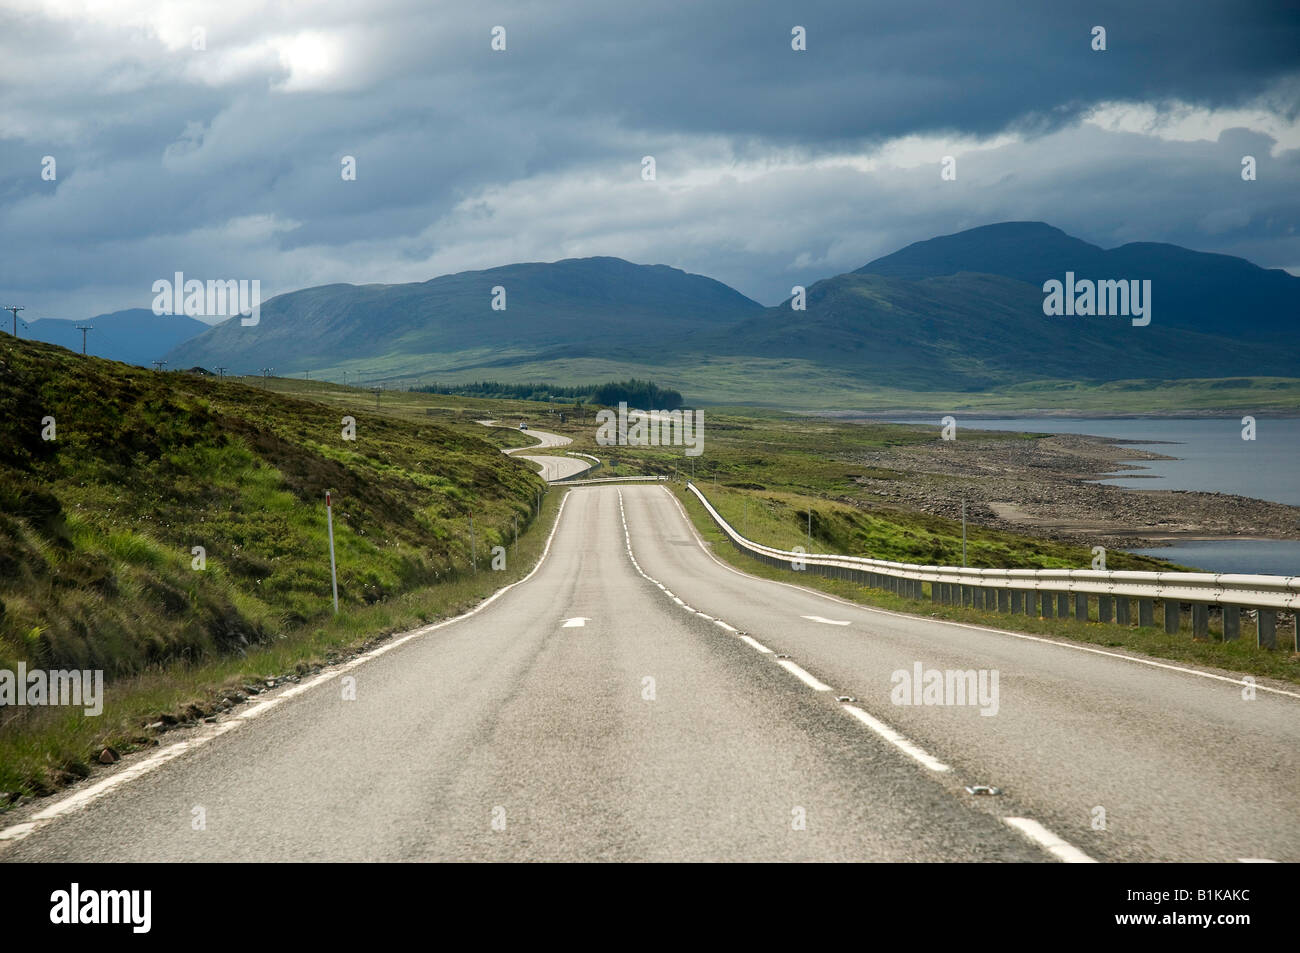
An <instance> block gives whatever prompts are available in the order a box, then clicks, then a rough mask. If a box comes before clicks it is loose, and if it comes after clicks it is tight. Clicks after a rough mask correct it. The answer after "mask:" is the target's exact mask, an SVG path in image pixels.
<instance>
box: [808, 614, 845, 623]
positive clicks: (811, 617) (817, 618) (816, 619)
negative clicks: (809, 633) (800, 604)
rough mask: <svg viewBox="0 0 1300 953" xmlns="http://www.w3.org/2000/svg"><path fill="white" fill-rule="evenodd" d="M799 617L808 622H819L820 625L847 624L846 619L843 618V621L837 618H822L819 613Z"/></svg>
mask: <svg viewBox="0 0 1300 953" xmlns="http://www.w3.org/2000/svg"><path fill="white" fill-rule="evenodd" d="M800 618H801V619H807V620H808V621H809V622H820V623H821V624H822V625H848V624H849V620H848V619H844V620H843V621H841V620H839V619H823V618H822V617H821V616H819V615H805V616H800Z"/></svg>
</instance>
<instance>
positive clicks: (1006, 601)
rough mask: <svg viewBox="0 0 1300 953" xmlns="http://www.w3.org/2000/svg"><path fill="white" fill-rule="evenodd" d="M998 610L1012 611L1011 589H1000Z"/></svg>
mask: <svg viewBox="0 0 1300 953" xmlns="http://www.w3.org/2000/svg"><path fill="white" fill-rule="evenodd" d="M998 611H999V612H1010V611H1011V590H1010V589H999V590H998Z"/></svg>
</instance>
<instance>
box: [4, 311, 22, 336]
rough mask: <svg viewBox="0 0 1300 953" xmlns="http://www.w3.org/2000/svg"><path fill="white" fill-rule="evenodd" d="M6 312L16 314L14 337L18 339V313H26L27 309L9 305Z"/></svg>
mask: <svg viewBox="0 0 1300 953" xmlns="http://www.w3.org/2000/svg"><path fill="white" fill-rule="evenodd" d="M5 310H6V311H12V312H13V313H14V337H18V312H19V311H26V310H27V309H26V308H23V307H20V306H18V305H9V306H8V307H6V308H5Z"/></svg>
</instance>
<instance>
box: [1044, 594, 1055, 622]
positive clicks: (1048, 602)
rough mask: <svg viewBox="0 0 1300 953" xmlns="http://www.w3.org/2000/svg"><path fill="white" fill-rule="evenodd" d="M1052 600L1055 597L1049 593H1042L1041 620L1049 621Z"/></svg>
mask: <svg viewBox="0 0 1300 953" xmlns="http://www.w3.org/2000/svg"><path fill="white" fill-rule="evenodd" d="M1054 598H1055V597H1054V596H1053V595H1052V593H1050V592H1044V593H1043V598H1042V603H1043V605H1042V612H1043V618H1044V619H1050V618H1051V617H1052V608H1053V606H1052V601H1053V599H1054Z"/></svg>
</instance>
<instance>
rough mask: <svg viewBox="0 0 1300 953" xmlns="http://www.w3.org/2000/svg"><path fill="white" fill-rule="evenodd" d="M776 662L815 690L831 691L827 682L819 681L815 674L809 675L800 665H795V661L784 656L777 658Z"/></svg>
mask: <svg viewBox="0 0 1300 953" xmlns="http://www.w3.org/2000/svg"><path fill="white" fill-rule="evenodd" d="M776 664H777V665H780V666H781V667H782V668H783V669H785V670H786V671H787V672H789V673H790V674H791V675H793V676H794V677H795V678H797V679H799V681H801V682H803V683H804V684H805V685H807V686H808V687H809V688H811V689H812V690H813V691H815V692H829V691H830V690H831V687H830V686H829V685H827V684H825V683H824V682H819V681H817V679H815V678H813V676H811V675H809V674H808V673H807V672H805V671H804V670H803V669H801V668H800V667H799V666H798V665H795V664H794V662H791V661H790V660H789V659H784V658H783V659H777V660H776Z"/></svg>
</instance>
